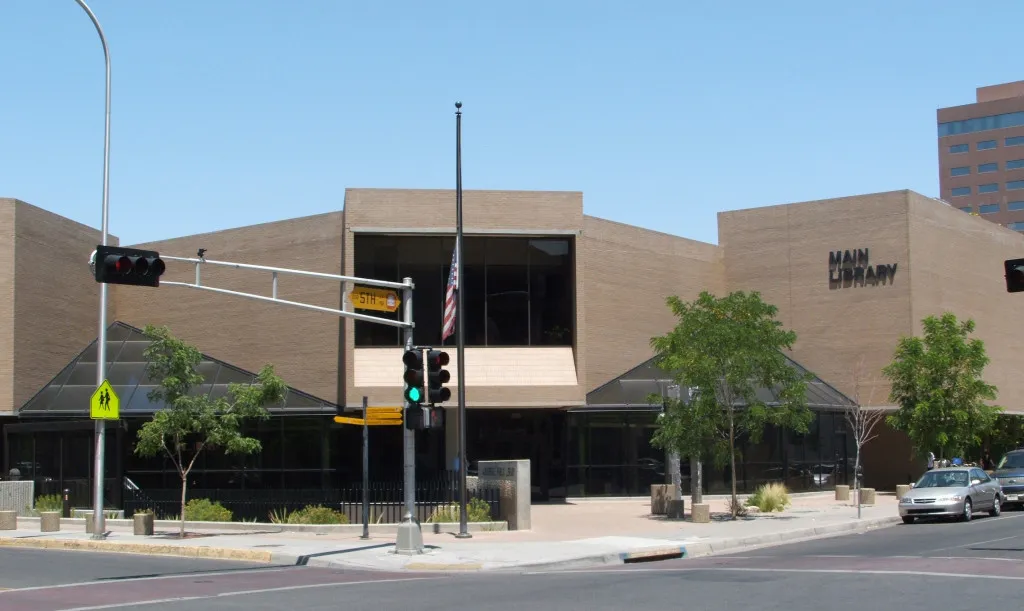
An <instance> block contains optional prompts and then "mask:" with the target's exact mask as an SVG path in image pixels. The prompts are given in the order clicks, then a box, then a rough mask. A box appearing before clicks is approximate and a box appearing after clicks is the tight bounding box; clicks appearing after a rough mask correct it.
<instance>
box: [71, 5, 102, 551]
mask: <svg viewBox="0 0 1024 611" xmlns="http://www.w3.org/2000/svg"><path fill="white" fill-rule="evenodd" d="M75 2H77V3H78V6H80V7H82V10H83V11H85V13H86V14H87V15H88V16H89V19H90V20H91V21H92V25H93V26H95V28H96V33H97V34H99V37H100V44H101V45H103V63H104V66H105V70H106V94H105V100H104V120H103V218H102V223H101V224H102V229H101V231H102V235H101V238H100V243H101V244H102V245H103V246H106V245H107V240H108V239H109V230H110V197H109V196H110V49H108V48H107V37H106V36H104V35H103V28H102V27H101V26H100V22H99V19H97V18H96V15H95V14H94V13H93V12H92V9H90V8H89V5H88V4H86V3H85V0H75ZM107 295H108V291H107V285H106V284H100V316H99V319H100V320H99V324H100V332H99V337H98V338H97V339H96V343H97V346H96V349H97V350H96V388H99V387H100V385H101V384H103V381H104V380H106V379H107V371H106V370H107ZM95 427H96V434H95V441H96V448H95V450H94V452H93V460H94V464H93V486H94V488H93V530H92V538H93V539H103V538H104V537H106V523H105V521H104V519H103V480H104V477H103V476H104V464H103V463H104V460H103V459H104V453H105V451H106V437H107V432H106V431H107V429H106V423H105V422H104V421H103V420H96V424H95Z"/></svg>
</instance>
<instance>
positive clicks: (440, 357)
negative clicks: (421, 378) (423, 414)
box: [427, 350, 452, 403]
mask: <svg viewBox="0 0 1024 611" xmlns="http://www.w3.org/2000/svg"><path fill="white" fill-rule="evenodd" d="M448 362H449V359H448V353H447V352H442V351H440V350H429V351H427V400H428V401H429V402H430V403H444V402H445V401H447V400H449V399H451V398H452V391H451V389H450V388H445V387H444V385H445V384H447V383H448V382H449V380H451V379H452V374H451V373H450V372H449V371H448V370H447V369H442V367H444V366H445V365H447V364H448Z"/></svg>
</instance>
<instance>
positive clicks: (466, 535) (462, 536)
mask: <svg viewBox="0 0 1024 611" xmlns="http://www.w3.org/2000/svg"><path fill="white" fill-rule="evenodd" d="M455 538H456V539H472V538H473V535H471V534H469V533H468V532H465V533H459V534H457V535H455Z"/></svg>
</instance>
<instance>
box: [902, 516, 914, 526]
mask: <svg viewBox="0 0 1024 611" xmlns="http://www.w3.org/2000/svg"><path fill="white" fill-rule="evenodd" d="M903 523H904V524H913V523H914V516H903Z"/></svg>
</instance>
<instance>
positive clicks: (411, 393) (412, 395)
mask: <svg viewBox="0 0 1024 611" xmlns="http://www.w3.org/2000/svg"><path fill="white" fill-rule="evenodd" d="M405 398H406V399H408V400H409V403H419V402H421V401H423V392H422V391H420V389H419V388H417V387H415V386H413V387H412V388H410V389H409V390H408V392H406V393H405Z"/></svg>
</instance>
